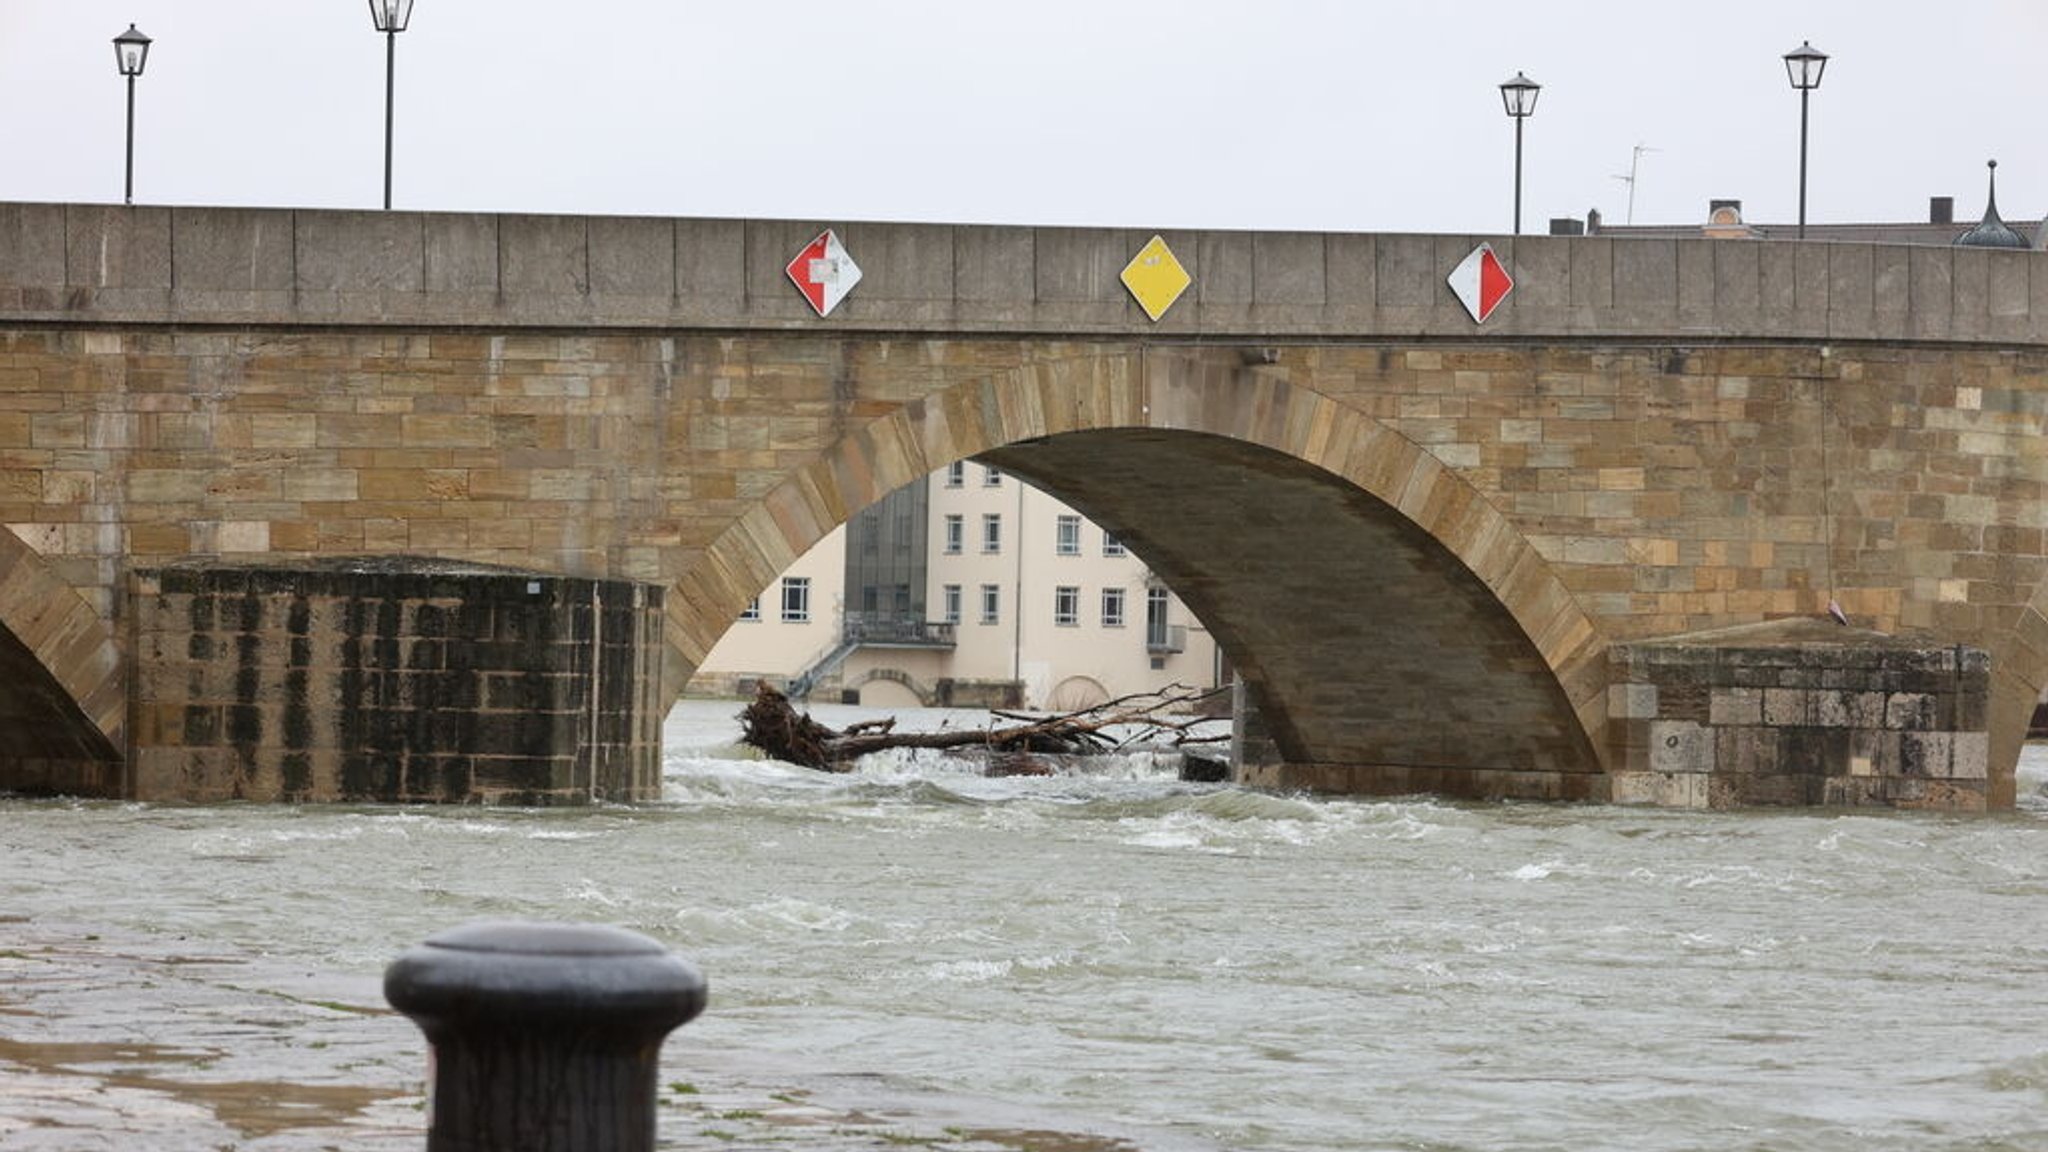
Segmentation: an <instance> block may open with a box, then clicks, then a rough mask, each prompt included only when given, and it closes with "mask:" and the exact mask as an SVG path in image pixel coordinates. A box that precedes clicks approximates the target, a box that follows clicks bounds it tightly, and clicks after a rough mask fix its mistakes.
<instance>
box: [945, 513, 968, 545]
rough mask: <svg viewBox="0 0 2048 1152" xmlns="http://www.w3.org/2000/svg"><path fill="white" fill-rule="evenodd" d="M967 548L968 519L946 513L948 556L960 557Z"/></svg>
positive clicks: (958, 514) (956, 514)
mask: <svg viewBox="0 0 2048 1152" xmlns="http://www.w3.org/2000/svg"><path fill="white" fill-rule="evenodd" d="M966 548H967V517H965V516H963V515H961V514H960V513H958V512H948V513H946V555H948V556H958V555H960V553H961V552H963V551H965V550H966Z"/></svg>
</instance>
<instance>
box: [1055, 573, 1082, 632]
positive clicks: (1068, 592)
mask: <svg viewBox="0 0 2048 1152" xmlns="http://www.w3.org/2000/svg"><path fill="white" fill-rule="evenodd" d="M1052 622H1053V623H1054V624H1055V625H1057V626H1059V627H1061V628H1078V627H1080V626H1081V589H1080V587H1079V586H1078V585H1074V584H1061V585H1058V586H1057V587H1055V588H1054V589H1053V590H1052Z"/></svg>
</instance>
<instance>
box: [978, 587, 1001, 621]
mask: <svg viewBox="0 0 2048 1152" xmlns="http://www.w3.org/2000/svg"><path fill="white" fill-rule="evenodd" d="M981 622H982V623H983V624H1001V623H1002V622H1003V586H1002V585H1001V584H983V585H982V586H981Z"/></svg>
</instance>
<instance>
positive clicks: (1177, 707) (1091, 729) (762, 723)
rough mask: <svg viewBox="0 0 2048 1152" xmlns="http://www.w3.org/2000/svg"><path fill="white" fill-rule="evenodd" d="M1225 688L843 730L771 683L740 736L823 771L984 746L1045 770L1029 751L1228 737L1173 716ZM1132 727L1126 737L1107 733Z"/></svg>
mask: <svg viewBox="0 0 2048 1152" xmlns="http://www.w3.org/2000/svg"><path fill="white" fill-rule="evenodd" d="M1223 691H1227V689H1220V688H1219V689H1211V690H1208V691H1199V690H1196V689H1193V688H1188V687H1186V686H1184V685H1179V684H1175V685H1172V686H1171V687H1168V688H1164V689H1161V690H1159V691H1157V692H1139V693H1134V694H1132V695H1129V696H1120V697H1118V698H1117V699H1115V700H1108V701H1104V702H1103V703H1101V704H1097V705H1095V706H1094V707H1091V708H1082V709H1079V710H1077V711H1073V712H1062V713H1057V714H1054V715H1049V716H1034V715H1029V714H1026V713H1021V712H994V713H992V714H991V715H993V716H994V717H995V718H996V719H999V720H1004V721H1008V722H1009V723H1007V724H1006V725H1004V726H1001V727H998V726H995V725H993V724H991V725H990V726H989V727H987V728H979V729H977V728H955V729H949V730H945V731H939V732H897V731H896V730H895V727H896V721H895V718H894V717H890V718H888V719H884V720H863V721H861V722H860V723H858V724H853V725H850V726H848V727H847V728H846V729H845V730H844V731H839V730H836V729H833V728H830V727H827V726H826V725H823V724H820V723H818V722H817V721H815V720H813V719H811V718H810V717H809V716H808V715H804V714H800V713H798V712H797V710H796V709H795V707H794V706H792V705H791V704H790V702H789V697H787V696H785V695H783V694H782V693H781V692H778V691H776V690H775V688H773V687H772V686H770V685H769V684H768V682H767V681H765V680H763V681H759V682H758V683H757V684H756V685H755V690H754V699H753V702H752V703H750V704H748V705H747V707H746V710H745V711H744V712H741V713H740V722H741V726H742V732H741V736H740V739H742V740H743V741H745V742H746V743H748V744H751V745H753V746H754V747H756V748H759V749H761V750H762V751H764V752H766V753H768V754H769V755H770V756H773V757H775V758H776V759H778V760H786V761H788V762H789V763H791V764H801V765H803V766H804V767H806V768H816V769H818V770H820V771H823V772H846V771H851V767H852V762H853V761H855V760H857V759H859V758H860V757H862V756H865V755H867V754H868V753H870V752H880V751H883V750H885V749H889V748H935V749H969V748H976V749H986V750H987V751H988V752H989V753H990V759H989V764H990V771H991V773H994V774H1008V775H1044V774H1047V773H1049V772H1050V771H1051V769H1050V768H1047V767H1045V766H1044V765H1043V764H1042V763H1038V762H1035V761H1033V760H1032V759H1031V754H1034V753H1039V754H1051V755H1067V756H1073V755H1088V754H1094V753H1104V752H1116V751H1119V750H1121V749H1124V748H1127V747H1130V746H1131V745H1133V744H1142V743H1162V742H1163V743H1166V744H1169V745H1171V746H1173V747H1185V746H1187V745H1191V744H1211V743H1217V742H1220V741H1223V740H1227V739H1229V737H1227V736H1211V735H1203V734H1201V733H1200V732H1198V731H1197V726H1198V725H1200V724H1201V723H1202V722H1203V721H1204V720H1205V719H1206V717H1202V716H1185V715H1168V713H1173V712H1185V711H1186V710H1188V709H1189V708H1191V707H1193V706H1194V705H1196V704H1198V703H1200V702H1201V701H1203V700H1205V699H1207V698H1209V697H1212V696H1215V695H1216V694H1218V693H1220V692H1223ZM1111 729H1120V730H1127V731H1125V732H1124V733H1123V734H1122V735H1121V736H1118V735H1115V734H1113V733H1112V732H1110V731H1108V730H1111Z"/></svg>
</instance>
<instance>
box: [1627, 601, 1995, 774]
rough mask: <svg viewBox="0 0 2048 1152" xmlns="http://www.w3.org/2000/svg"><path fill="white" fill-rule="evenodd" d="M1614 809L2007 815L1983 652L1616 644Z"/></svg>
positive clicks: (1784, 635)
mask: <svg viewBox="0 0 2048 1152" xmlns="http://www.w3.org/2000/svg"><path fill="white" fill-rule="evenodd" d="M1609 666H1610V671H1611V679H1610V684H1611V687H1610V689H1609V703H1608V716H1609V721H1608V724H1609V729H1610V739H1612V740H1613V741H1615V742H1616V744H1617V745H1618V747H1617V748H1616V749H1615V755H1614V759H1613V763H1614V764H1615V771H1614V775H1613V794H1612V795H1613V799H1614V800H1615V801H1616V802H1619V803H1636V804H1658V805H1664V806H1671V807H1687V808H1737V807H1752V806H1767V805H1816V806H1819V805H1824V806H1828V807H1850V808H1860V807H1896V808H1933V809H1943V810H1949V811H1967V812H1981V811H1984V810H1985V809H1986V808H1987V807H1996V806H2001V805H2003V806H2010V805H2011V803H2012V801H2011V799H2010V794H2011V790H2012V780H2011V774H2010V773H2011V769H2010V768H2009V767H2007V768H2005V769H2004V771H2003V772H2001V771H2000V770H1999V769H1998V767H1996V766H1995V765H1994V759H1995V758H1994V757H1993V756H1992V755H1991V745H1992V739H1991V735H1992V734H1991V701H1992V695H1993V685H1992V676H1991V660H1990V656H1989V655H1988V654H1987V653H1986V652H1984V651H1983V650H1982V649H1980V648H1973V647H1969V646H1967V645H1962V644H1948V643H1938V642H1935V641H1934V640H1932V639H1912V638H1904V637H1896V636H1889V635H1885V634H1883V633H1878V632H1868V631H1864V630H1862V629H1849V628H1843V627H1840V626H1838V625H1836V624H1834V623H1833V622H1831V621H1826V620H1811V619H1806V620H1787V621H1779V622H1774V623H1768V624H1755V625H1746V626H1738V627H1733V628H1724V629H1719V630H1716V631H1711V632H1702V633H1693V634H1689V635H1684V636H1674V637H1669V638H1665V639H1661V640H1654V641H1643V642H1638V643H1632V644H1625V645H1617V646H1615V647H1614V648H1612V649H1610V652H1609Z"/></svg>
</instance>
